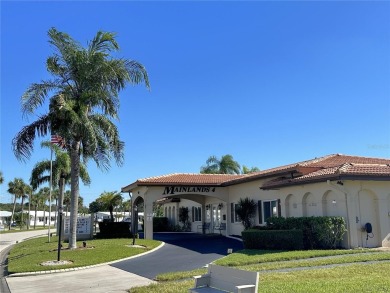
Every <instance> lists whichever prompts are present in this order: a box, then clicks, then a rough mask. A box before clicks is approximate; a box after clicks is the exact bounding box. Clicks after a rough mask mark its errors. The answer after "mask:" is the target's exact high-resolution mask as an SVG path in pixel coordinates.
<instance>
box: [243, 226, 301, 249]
mask: <svg viewBox="0 0 390 293" xmlns="http://www.w3.org/2000/svg"><path fill="white" fill-rule="evenodd" d="M242 240H243V242H244V247H245V249H276V250H302V249H303V232H302V230H258V229H250V230H246V231H243V232H242Z"/></svg>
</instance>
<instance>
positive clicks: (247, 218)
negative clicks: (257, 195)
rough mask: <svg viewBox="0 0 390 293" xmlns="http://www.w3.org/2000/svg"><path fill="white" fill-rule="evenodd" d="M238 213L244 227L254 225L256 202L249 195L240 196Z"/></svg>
mask: <svg viewBox="0 0 390 293" xmlns="http://www.w3.org/2000/svg"><path fill="white" fill-rule="evenodd" d="M236 214H237V216H238V217H239V218H240V221H241V223H242V225H243V226H244V229H245V230H247V229H249V228H250V227H252V220H253V218H254V216H255V215H256V202H255V201H254V200H253V199H252V198H249V197H246V198H240V199H239V200H238V202H237V208H236Z"/></svg>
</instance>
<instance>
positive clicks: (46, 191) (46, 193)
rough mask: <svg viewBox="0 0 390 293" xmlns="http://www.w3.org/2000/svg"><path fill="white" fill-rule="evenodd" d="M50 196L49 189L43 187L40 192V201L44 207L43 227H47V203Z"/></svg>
mask: <svg viewBox="0 0 390 293" xmlns="http://www.w3.org/2000/svg"><path fill="white" fill-rule="evenodd" d="M49 194H50V188H49V187H43V188H41V189H39V191H38V196H39V197H40V201H41V203H42V207H43V227H46V202H47V200H48V199H49ZM50 216H51V215H50Z"/></svg>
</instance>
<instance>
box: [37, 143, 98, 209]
mask: <svg viewBox="0 0 390 293" xmlns="http://www.w3.org/2000/svg"><path fill="white" fill-rule="evenodd" d="M41 147H43V148H51V149H52V150H53V151H54V154H55V159H54V160H53V161H52V162H51V161H50V160H44V161H41V162H38V163H37V164H36V165H35V166H34V168H33V170H32V172H31V178H30V184H31V186H32V187H33V188H34V189H36V188H37V187H39V186H40V185H41V184H43V183H49V184H50V170H52V184H53V187H54V188H57V187H58V194H57V193H56V190H53V192H52V199H56V208H57V210H58V207H61V208H62V207H63V199H64V190H65V185H67V184H70V179H71V166H70V165H71V163H70V156H69V153H67V152H66V151H63V150H62V149H61V148H60V147H58V146H57V145H54V144H51V143H50V142H48V141H44V142H42V143H41ZM80 178H81V181H82V182H83V183H84V184H86V185H89V184H90V183H91V179H90V177H89V174H88V170H87V167H86V165H85V164H84V163H83V162H80ZM58 203H59V204H58ZM57 204H58V206H57Z"/></svg>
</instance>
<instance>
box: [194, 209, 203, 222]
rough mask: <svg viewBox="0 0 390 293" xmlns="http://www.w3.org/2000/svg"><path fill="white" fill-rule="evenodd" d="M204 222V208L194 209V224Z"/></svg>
mask: <svg viewBox="0 0 390 293" xmlns="http://www.w3.org/2000/svg"><path fill="white" fill-rule="evenodd" d="M200 221H202V208H201V207H192V222H200Z"/></svg>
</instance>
